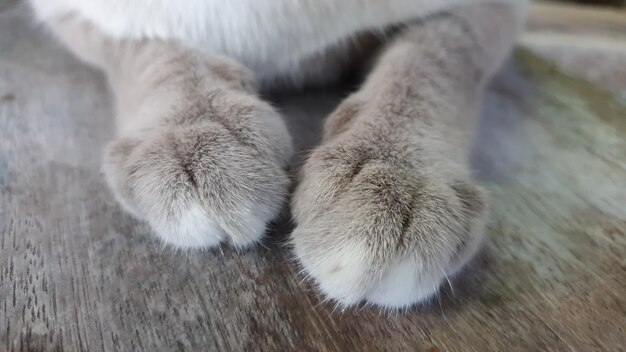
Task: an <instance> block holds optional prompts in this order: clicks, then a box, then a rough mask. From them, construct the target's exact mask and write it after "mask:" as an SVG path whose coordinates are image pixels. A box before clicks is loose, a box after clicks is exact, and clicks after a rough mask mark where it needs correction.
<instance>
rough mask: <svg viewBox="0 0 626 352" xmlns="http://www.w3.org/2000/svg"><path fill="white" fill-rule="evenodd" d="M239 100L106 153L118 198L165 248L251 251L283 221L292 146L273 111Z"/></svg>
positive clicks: (122, 140)
mask: <svg viewBox="0 0 626 352" xmlns="http://www.w3.org/2000/svg"><path fill="white" fill-rule="evenodd" d="M240 100H241V99H239V100H236V102H235V103H236V104H235V105H236V107H232V106H231V107H228V106H225V107H224V109H223V111H217V112H216V111H209V110H207V111H206V113H202V114H200V115H198V114H197V113H196V114H194V116H191V117H189V118H188V120H185V121H180V119H181V117H177V118H176V119H178V120H176V121H170V122H171V123H164V124H163V125H162V126H159V127H156V128H154V129H152V130H149V131H147V132H141V133H139V134H136V135H134V136H127V137H123V138H120V139H118V140H117V141H114V142H113V143H111V145H110V146H109V147H108V149H107V151H106V154H105V162H104V172H105V175H106V176H107V180H108V182H109V185H110V187H111V189H112V190H113V192H114V194H115V195H116V198H117V199H118V200H119V201H120V203H121V204H122V205H123V206H124V208H125V209H127V210H128V211H129V212H130V213H131V214H133V215H135V216H136V217H137V218H140V219H143V220H145V221H147V222H148V223H149V224H150V225H151V227H152V229H153V232H154V233H155V234H156V235H157V236H158V237H159V238H160V239H161V240H163V242H165V243H166V244H170V245H173V246H174V247H178V248H209V247H213V246H217V245H219V244H221V243H230V244H231V245H233V246H235V247H237V248H243V247H247V246H250V245H252V244H254V243H256V242H258V241H259V240H260V239H261V238H262V236H263V234H264V233H265V230H266V226H267V224H268V222H270V221H271V220H272V219H274V218H275V217H276V216H277V215H278V214H279V212H280V210H281V208H282V205H283V203H284V201H285V197H286V194H287V188H288V185H289V178H288V176H287V174H286V172H285V168H286V165H287V162H288V160H289V157H290V154H291V140H290V139H289V137H288V132H287V129H286V127H285V125H284V123H283V122H282V120H281V118H280V116H278V114H277V113H275V112H274V111H273V110H272V109H271V108H270V107H269V106H265V105H263V104H260V103H259V104H257V103H256V102H254V101H252V102H250V104H249V105H248V106H244V105H241V104H243V103H241V101H240ZM209 105H210V104H209ZM220 114H222V115H220ZM227 114H231V115H233V114H240V115H241V116H225V115H227ZM217 116H221V117H220V118H217ZM185 118H187V117H185ZM237 120H240V121H245V125H244V126H245V127H241V125H237V124H235V123H234V122H236V121H237ZM233 121H234V122H233Z"/></svg>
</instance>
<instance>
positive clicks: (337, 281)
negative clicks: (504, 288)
mask: <svg viewBox="0 0 626 352" xmlns="http://www.w3.org/2000/svg"><path fill="white" fill-rule="evenodd" d="M30 5H31V8H32V9H33V12H34V16H35V17H36V18H37V19H38V20H39V21H41V22H43V23H44V24H45V25H46V26H47V27H48V28H50V29H51V31H52V32H53V33H54V35H55V36H56V37H57V38H58V39H59V40H60V41H61V42H62V43H63V44H65V45H66V46H67V47H68V48H69V49H70V50H71V51H72V52H74V53H75V54H76V55H77V56H78V57H79V58H80V59H82V60H83V61H84V62H86V63H88V64H91V65H93V66H95V67H98V68H100V69H102V70H103V71H104V72H105V73H106V76H107V78H108V81H109V83H110V86H111V89H112V91H113V92H114V96H115V98H116V114H117V118H116V123H117V138H116V139H115V140H114V141H113V142H111V143H110V145H108V147H107V148H106V151H105V156H104V161H103V170H104V173H105V176H106V179H107V182H108V183H109V185H110V188H111V189H112V191H113V193H114V194H115V196H116V198H117V199H118V200H119V202H120V203H121V205H122V206H123V207H124V208H125V209H126V210H127V211H128V212H130V213H131V214H133V215H134V216H136V217H137V218H139V219H143V220H145V221H147V222H148V223H149V224H150V225H151V228H152V230H153V232H154V234H156V236H158V237H159V238H160V239H161V240H162V241H163V242H165V243H167V244H170V245H172V246H175V247H178V248H211V247H214V246H218V245H220V244H223V243H229V244H230V245H232V246H234V247H236V248H247V247H250V246H252V245H254V244H255V243H258V242H259V241H260V239H261V238H262V236H263V234H264V232H265V230H266V227H267V224H268V222H270V221H271V220H272V219H274V218H275V217H276V216H277V215H278V213H279V212H280V210H281V208H282V207H283V205H284V203H285V202H286V199H287V196H288V188H289V186H290V179H289V176H288V174H287V171H286V170H287V167H288V165H289V161H290V159H291V157H292V154H293V146H292V140H291V137H290V135H289V132H288V130H287V127H286V125H285V122H284V121H283V119H282V117H281V116H280V114H279V113H278V112H277V111H276V110H275V109H274V108H272V106H271V105H270V104H268V103H266V102H265V101H263V100H262V99H261V98H260V97H259V95H258V94H257V93H258V92H259V89H265V88H267V87H270V86H276V85H280V86H281V87H283V89H290V87H296V86H300V85H303V84H313V83H320V82H332V81H333V80H334V79H336V78H337V77H338V76H339V75H340V74H341V72H343V71H344V70H346V69H349V68H350V67H351V65H353V64H354V60H355V59H357V58H359V57H362V56H363V55H365V53H366V51H365V50H362V48H364V47H367V45H366V42H365V41H366V40H367V38H368V37H371V34H372V33H373V34H374V37H380V36H377V35H376V33H384V34H385V40H384V41H385V42H384V43H383V45H382V46H381V47H380V48H379V49H378V50H377V53H376V54H371V55H372V56H371V57H372V60H373V64H372V65H371V66H372V67H371V71H370V72H369V73H368V74H367V76H366V77H365V79H364V82H363V83H362V85H361V86H360V87H359V88H358V89H357V90H356V91H355V92H354V93H353V94H352V95H350V96H349V97H347V98H346V99H345V100H344V101H343V102H342V103H341V104H340V105H339V106H338V107H337V109H336V110H335V111H334V112H333V113H332V114H331V115H330V116H329V117H328V118H327V120H326V122H325V124H324V133H323V139H322V142H321V144H320V145H319V146H318V147H317V148H316V149H314V150H313V151H312V152H311V153H310V155H309V156H308V158H307V160H306V162H305V164H304V166H303V167H302V169H301V171H300V174H299V178H298V180H297V185H296V189H295V191H294V193H293V194H292V197H291V198H292V201H291V210H292V214H293V217H294V220H295V224H296V227H295V229H294V231H293V233H292V234H291V236H290V239H289V241H290V244H291V245H292V247H293V253H294V256H295V258H296V259H297V261H298V263H299V264H300V265H301V266H302V269H303V272H304V273H305V274H306V275H307V276H308V277H309V278H310V279H311V280H312V281H313V282H314V283H315V284H316V287H318V289H319V292H320V293H321V294H322V295H324V296H325V297H326V298H328V299H331V300H333V301H335V302H336V303H337V304H338V305H341V306H343V307H348V306H351V305H356V304H359V303H362V302H366V303H367V304H372V305H376V306H379V307H384V308H390V309H394V308H395V309H397V308H403V307H409V306H411V305H413V304H416V303H418V302H421V301H424V300H426V299H428V298H429V297H431V296H432V295H433V294H435V293H436V292H437V290H438V288H439V286H440V285H441V283H442V282H444V281H445V280H447V278H448V277H449V276H450V275H454V274H455V273H456V272H457V271H458V270H459V269H460V268H462V267H463V265H464V264H465V263H467V261H468V260H469V259H470V258H471V257H472V256H473V254H474V253H475V252H476V251H477V249H478V248H479V246H480V243H481V239H482V233H483V229H484V226H485V222H486V218H487V212H488V210H487V209H488V206H487V195H486V192H485V191H484V190H483V189H482V188H480V187H479V186H477V185H476V184H475V183H474V181H473V180H472V176H471V172H470V168H469V165H468V150H469V148H470V145H471V143H472V134H473V129H474V128H473V125H474V122H475V118H476V115H477V112H478V110H479V108H480V101H481V95H482V93H483V91H484V87H485V85H486V83H487V82H488V81H489V79H490V78H491V77H492V76H493V75H494V73H495V72H496V71H497V70H498V69H499V67H500V66H501V65H502V63H503V61H504V60H505V59H506V57H507V56H508V54H509V52H510V50H511V48H512V46H513V44H514V42H515V39H516V37H517V36H518V34H519V33H520V31H521V30H522V28H523V26H524V22H525V18H526V15H527V9H528V2H527V0H299V1H296V0H228V1H224V0H188V1H186V2H180V1H174V0H132V1H131V0H90V1H84V0H30ZM391 29H393V30H391ZM368 55H370V54H368Z"/></svg>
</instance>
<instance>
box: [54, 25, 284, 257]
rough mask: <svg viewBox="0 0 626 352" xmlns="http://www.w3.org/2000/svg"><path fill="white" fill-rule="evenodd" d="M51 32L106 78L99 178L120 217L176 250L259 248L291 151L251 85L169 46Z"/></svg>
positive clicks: (236, 70) (218, 62)
mask: <svg viewBox="0 0 626 352" xmlns="http://www.w3.org/2000/svg"><path fill="white" fill-rule="evenodd" d="M51 27H52V28H53V30H54V32H55V34H56V35H57V36H58V37H59V38H60V39H61V40H62V41H63V42H64V43H65V44H67V45H68V47H70V48H71V49H72V50H73V51H74V52H75V53H76V54H77V55H78V56H79V57H80V58H82V59H83V60H85V61H86V62H88V63H90V64H92V65H95V66H97V67H100V68H102V69H103V70H104V71H105V72H106V74H107V77H108V79H109V82H110V85H111V87H112V90H113V92H114V94H115V98H116V106H117V126H118V133H117V137H116V139H115V140H114V141H113V142H111V143H110V145H109V146H108V147H107V148H106V152H105V156H104V166H103V168H104V173H105V175H106V179H107V181H108V183H109V185H110V187H111V189H112V190H113V193H114V194H115V195H116V197H117V199H118V200H119V201H120V203H121V204H122V205H123V206H124V208H125V209H126V210H128V211H129V212H130V213H132V214H133V215H135V216H136V217H138V218H140V219H143V220H145V221H147V222H148V223H149V224H150V225H151V227H152V229H153V231H154V233H155V234H156V235H157V236H158V237H159V238H160V239H161V240H163V242H165V243H167V244H171V245H173V246H175V247H180V248H208V247H212V246H216V245H218V244H220V243H230V244H231V245H233V246H235V247H238V248H242V247H247V246H249V245H252V244H254V243H256V242H258V241H259V240H260V239H261V237H262V235H263V234H264V232H265V229H266V225H267V223H268V222H269V221H271V220H272V219H274V218H275V217H276V216H277V214H278V213H279V211H280V209H281V207H282V205H283V203H284V201H285V198H286V193H287V187H288V184H289V178H288V176H287V174H286V172H285V169H286V167H287V163H288V161H289V159H290V157H291V154H292V143H291V138H290V136H289V133H288V131H287V128H286V125H285V123H284V121H283V120H282V118H281V116H279V114H278V113H277V112H276V111H275V110H274V109H273V108H272V107H271V106H270V105H268V104H267V103H265V102H263V101H262V100H261V99H260V98H259V97H257V96H256V92H255V82H254V77H253V75H252V74H251V73H250V72H249V71H248V70H247V69H246V68H244V67H243V66H241V65H240V64H238V63H237V62H234V61H233V60H230V59H228V58H225V57H217V56H207V55H204V54H203V53H201V52H199V51H197V50H195V49H192V48H189V47H185V46H183V45H181V44H179V43H176V42H171V41H161V40H142V41H114V40H111V39H109V38H107V37H105V36H104V35H102V33H100V32H99V31H98V30H97V28H95V27H94V26H93V25H91V24H89V23H87V22H85V21H82V20H81V19H79V18H77V17H75V16H72V15H67V16H63V17H60V18H57V19H54V20H51Z"/></svg>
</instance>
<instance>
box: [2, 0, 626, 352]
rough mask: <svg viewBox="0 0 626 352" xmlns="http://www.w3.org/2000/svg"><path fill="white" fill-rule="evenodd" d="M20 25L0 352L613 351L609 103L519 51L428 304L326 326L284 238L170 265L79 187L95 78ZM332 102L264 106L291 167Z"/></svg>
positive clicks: (617, 261)
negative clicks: (486, 208) (482, 230)
mask: <svg viewBox="0 0 626 352" xmlns="http://www.w3.org/2000/svg"><path fill="white" fill-rule="evenodd" d="M28 23H29V21H28V20H27V19H26V15H25V12H24V11H23V9H20V8H17V9H13V8H12V9H9V10H5V11H3V12H0V48H1V49H0V351H44V350H45V351H61V350H63V351H169V350H173V351H183V350H184V351H198V350H211V351H214V350H215V351H218V350H219V351H428V352H435V351H623V350H624V346H626V333H625V332H624V328H625V327H626V295H625V294H624V292H626V260H625V258H626V236H625V233H626V102H624V101H623V100H620V99H618V98H616V97H615V96H614V95H613V93H608V92H605V91H602V90H600V89H598V88H595V87H594V86H593V85H590V84H589V83H587V82H586V81H583V80H580V79H577V78H573V77H570V76H568V75H564V74H563V73H561V72H560V71H559V69H558V68H557V67H555V66H553V65H551V64H549V63H548V62H545V61H543V60H541V59H539V58H537V57H535V56H534V55H532V54H530V53H528V52H526V51H523V50H520V51H518V53H517V55H516V57H515V59H514V61H512V62H511V63H510V64H508V65H507V66H506V67H505V69H504V70H503V72H502V73H501V74H500V75H499V77H498V79H497V80H496V82H494V84H493V86H492V89H491V90H490V93H489V94H488V96H487V97H486V106H485V112H484V114H483V115H484V116H483V118H482V122H481V124H480V129H479V131H480V132H479V138H478V144H477V146H476V148H475V151H474V157H473V160H474V165H475V167H476V171H477V174H478V176H479V179H480V181H481V183H482V184H483V185H484V186H485V187H486V188H488V189H489V190H490V191H491V196H492V198H493V211H492V212H493V214H492V220H491V223H490V225H489V229H488V240H487V241H486V244H485V248H484V250H483V251H482V253H481V254H480V255H479V256H478V257H477V258H476V260H474V262H473V263H472V265H471V266H470V267H469V268H468V269H467V270H465V271H464V272H463V273H462V274H461V275H460V276H459V277H458V278H456V279H455V280H454V281H453V282H451V283H450V285H449V286H447V287H444V288H443V289H442V292H441V295H440V296H439V297H437V298H436V299H433V300H432V302H430V303H428V304H425V305H424V306H422V307H417V308H415V309H412V310H410V311H408V312H402V313H395V314H389V313H385V312H382V313H381V312H379V311H377V310H375V309H371V308H368V307H362V308H361V309H355V310H349V311H344V312H339V311H334V310H333V306H332V305H329V304H325V303H321V302H320V300H319V299H318V297H317V296H316V295H315V294H314V292H312V288H311V287H310V286H309V284H308V283H306V282H304V283H302V282H300V280H299V278H298V276H297V270H298V269H297V268H296V266H295V265H294V264H293V263H292V262H291V260H290V258H289V254H288V251H287V249H286V248H284V245H283V244H284V239H285V236H286V235H287V234H288V232H289V230H290V225H289V222H288V220H287V219H288V217H287V215H285V217H284V219H283V220H282V221H279V222H277V223H275V224H274V225H273V226H272V231H271V234H270V235H269V236H268V239H267V241H266V243H265V245H264V246H262V247H259V248H257V249H254V250H251V251H246V252H242V253H236V252H234V251H232V250H230V249H228V248H224V249H222V250H215V251H210V252H187V253H183V252H176V251H173V250H171V249H168V248H165V249H164V248H163V247H162V246H161V245H160V244H159V243H158V242H157V241H156V240H154V239H153V238H152V237H150V236H149V235H148V228H147V227H146V226H145V225H143V224H140V223H138V222H137V221H135V220H133V219H131V218H130V217H129V216H127V215H125V214H124V213H123V212H122V211H121V209H120V208H119V206H118V205H117V204H116V203H115V201H114V200H113V198H112V196H111V194H110V193H109V191H108V190H107V188H106V186H105V184H104V182H103V178H102V176H101V174H100V171H99V160H100V150H101V148H102V146H103V145H104V143H105V142H106V141H107V140H108V139H110V138H111V136H112V131H113V128H112V119H111V115H112V111H111V107H110V97H109V95H108V93H107V92H106V87H105V84H104V82H103V79H102V77H101V76H100V75H99V74H98V73H96V72H94V71H92V70H90V69H88V68H86V67H84V66H83V65H81V64H80V63H78V62H76V61H75V60H74V59H73V58H71V57H70V56H69V55H68V54H67V53H66V52H65V51H64V50H63V49H61V48H59V47H58V46H57V45H56V44H54V43H53V42H52V40H51V39H50V37H48V36H47V35H45V34H44V33H42V31H41V30H38V29H36V28H33V27H32V26H29V25H28ZM339 95H340V94H339V93H338V92H306V93H303V94H300V95H289V96H283V97H277V98H275V103H276V104H277V105H278V106H279V107H280V108H281V110H282V111H283V112H284V113H285V115H286V116H288V119H289V124H290V127H291V129H292V131H293V133H294V136H295V139H296V141H297V143H298V145H299V148H300V149H301V150H302V151H303V153H304V152H305V151H306V150H308V149H309V148H310V147H311V146H312V144H313V143H314V142H315V141H316V140H317V139H318V138H319V130H320V122H321V119H322V117H323V116H324V115H325V114H326V113H327V112H328V111H329V110H331V109H332V107H333V106H334V105H335V104H336V102H337V101H338V96H339Z"/></svg>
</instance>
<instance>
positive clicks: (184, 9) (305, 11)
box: [31, 0, 488, 80]
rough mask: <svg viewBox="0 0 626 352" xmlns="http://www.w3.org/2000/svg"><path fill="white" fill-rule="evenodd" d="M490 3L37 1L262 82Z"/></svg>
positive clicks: (40, 12) (38, 7)
mask: <svg viewBox="0 0 626 352" xmlns="http://www.w3.org/2000/svg"><path fill="white" fill-rule="evenodd" d="M478 1H488V0H436V1H433V0H386V1H384V0H341V1H333V0H187V1H185V4H184V5H185V6H181V3H180V2H179V1H176V0H89V1H85V0H31V3H32V5H33V8H34V9H35V12H36V14H37V16H38V17H39V18H40V19H42V20H45V19H47V18H50V17H54V16H59V15H63V14H66V13H70V12H72V13H76V14H79V15H80V16H82V17H84V18H86V19H88V20H90V21H92V22H93V23H94V24H96V25H97V26H98V27H99V28H100V29H101V30H102V31H104V32H105V33H107V34H108V35H110V36H112V37H115V38H131V39H137V38H146V37H149V38H161V39H176V40H180V41H182V42H185V43H187V44H190V45H194V46H197V47H200V48H202V49H203V50H205V51H206V52H207V53H218V54H225V55H228V56H230V57H233V58H235V59H237V60H239V61H240V62H242V63H243V64H245V65H246V66H248V67H249V68H250V69H252V70H253V71H254V72H255V73H256V74H257V77H258V78H259V79H261V80H264V79H271V78H273V77H276V76H279V75H291V76H297V73H298V71H300V70H301V67H300V65H301V63H302V60H303V59H305V58H307V57H310V56H311V55H313V54H315V53H318V52H320V51H321V50H323V49H324V48H328V47H330V46H332V45H337V44H341V42H342V41H344V40H349V39H350V36H352V35H354V34H355V33H357V32H358V31H361V30H365V29H374V30H375V29H380V28H383V27H385V26H388V25H390V24H393V23H399V22H402V21H406V20H409V19H412V18H416V17H419V16H420V15H423V14H427V13H432V12H433V11H437V10H439V9H444V8H447V7H449V6H450V5H451V4H454V3H469V2H478Z"/></svg>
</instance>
